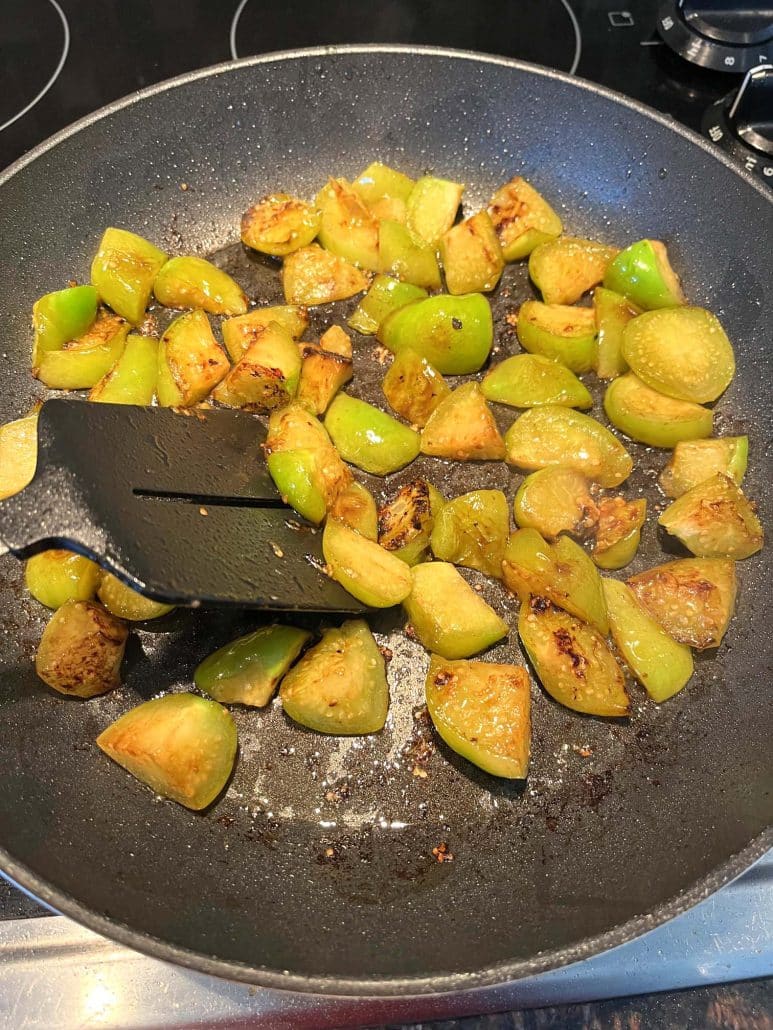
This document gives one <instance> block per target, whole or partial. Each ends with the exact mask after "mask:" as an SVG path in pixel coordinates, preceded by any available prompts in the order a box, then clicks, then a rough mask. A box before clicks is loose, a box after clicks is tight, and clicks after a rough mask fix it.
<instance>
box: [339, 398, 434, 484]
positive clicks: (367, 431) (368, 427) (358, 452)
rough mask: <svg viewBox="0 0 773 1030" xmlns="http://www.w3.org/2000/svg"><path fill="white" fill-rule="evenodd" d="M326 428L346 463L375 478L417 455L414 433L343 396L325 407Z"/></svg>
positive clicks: (417, 444)
mask: <svg viewBox="0 0 773 1030" xmlns="http://www.w3.org/2000/svg"><path fill="white" fill-rule="evenodd" d="M325 428H326V429H327V431H328V433H330V438H331V439H332V441H333V443H334V444H335V446H336V448H337V449H338V452H339V454H340V455H341V457H342V458H343V459H344V460H345V461H348V462H350V463H351V464H352V465H356V466H357V468H361V469H363V471H365V472H370V473H372V474H373V475H375V476H386V475H388V474H389V473H390V472H396V471H397V469H400V468H402V467H403V466H404V465H408V464H409V463H410V462H412V461H413V459H414V458H415V457H416V455H417V454H418V453H419V434H418V433H417V432H416V431H415V430H413V429H411V428H410V427H409V426H404V425H403V424H402V423H401V422H398V421H397V419H395V418H392V416H391V415H387V413H386V412H384V411H381V410H380V409H379V408H376V407H374V406H373V405H372V404H367V403H366V402H365V401H361V400H358V399H357V398H356V397H350V396H348V394H345V393H340V394H339V395H338V396H337V397H336V398H335V400H334V401H333V403H332V404H331V405H330V407H329V408H328V412H327V415H326V416H325Z"/></svg>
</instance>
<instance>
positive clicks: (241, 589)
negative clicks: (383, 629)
mask: <svg viewBox="0 0 773 1030" xmlns="http://www.w3.org/2000/svg"><path fill="white" fill-rule="evenodd" d="M265 438H266V430H265V428H264V427H263V425H262V424H261V422H260V421H259V420H258V419H256V418H255V417H253V416H252V415H248V414H246V413H243V412H231V411H216V410H212V411H200V410H197V411H195V412H191V413H188V414H178V413H175V412H173V411H170V410H169V409H164V408H137V407H130V406H128V405H121V404H91V403H88V402H85V401H76V400H58V399H57V400H50V401H47V402H46V403H45V404H44V405H43V407H42V409H41V411H40V417H39V420H38V464H37V470H36V472H35V477H34V479H33V480H32V482H31V483H30V484H29V486H27V487H26V488H25V489H24V490H22V491H21V493H18V494H16V495H15V496H13V497H9V498H8V499H7V500H5V501H2V502H0V539H1V540H2V541H3V544H4V550H7V551H11V552H12V553H13V554H15V555H16V556H17V557H19V558H27V557H29V556H30V555H32V554H34V553H36V552H37V551H41V550H44V549H46V548H49V547H64V548H68V549H70V550H74V551H79V552H81V553H82V554H86V555H88V556H89V557H90V558H93V559H94V560H95V561H97V562H99V564H100V565H102V566H103V567H104V568H106V569H108V570H109V571H110V572H113V573H115V574H116V575H118V576H120V577H121V579H123V580H124V581H125V582H127V583H128V584H129V585H130V586H133V587H134V588H135V589H137V590H140V591H141V592H142V593H144V594H146V595H147V596H149V597H152V598H154V599H156V600H160V601H166V602H169V603H174V604H182V605H193V606H198V605H238V606H239V607H243V608H266V609H271V610H276V611H319V612H325V611H330V612H362V611H363V610H364V606H363V605H362V604H360V602H359V601H357V600H356V599H355V598H353V597H352V596H351V595H350V594H348V593H347V592H346V591H345V590H344V589H343V587H341V586H339V585H338V584H337V583H335V582H334V581H333V580H331V579H329V578H328V577H327V576H326V575H325V574H324V572H322V571H321V567H322V565H323V564H324V560H323V558H322V533H321V530H317V529H315V528H314V527H312V526H310V525H308V524H305V523H303V522H302V520H301V519H299V518H298V516H297V515H296V514H295V512H293V511H292V509H290V508H289V507H288V506H287V505H286V504H285V503H284V502H283V501H282V499H281V497H280V496H279V493H278V492H277V489H276V487H275V486H274V484H273V482H272V480H271V477H270V476H269V474H268V470H267V468H266V462H265V458H264V456H263V451H262V447H261V444H262V443H263V442H264V441H265Z"/></svg>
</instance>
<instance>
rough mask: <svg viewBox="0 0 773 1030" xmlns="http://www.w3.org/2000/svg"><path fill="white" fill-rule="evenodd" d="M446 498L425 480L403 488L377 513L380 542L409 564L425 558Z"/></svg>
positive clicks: (408, 484) (414, 481)
mask: <svg viewBox="0 0 773 1030" xmlns="http://www.w3.org/2000/svg"><path fill="white" fill-rule="evenodd" d="M444 504H445V499H444V497H443V495H442V494H441V493H440V491H439V490H438V489H436V488H435V487H434V486H433V485H432V484H431V483H428V482H427V481H426V480H424V479H414V480H413V482H411V483H406V485H405V486H403V487H401V488H400V489H399V490H398V492H397V494H396V495H395V496H394V497H393V498H392V500H391V501H390V502H389V503H388V504H385V505H383V507H381V508H380V509H379V513H378V542H379V543H380V544H381V546H382V547H383V548H385V549H386V550H387V551H390V552H391V553H392V554H394V555H395V557H397V558H400V559H402V561H404V562H405V563H406V565H416V564H418V562H420V561H424V560H425V559H426V557H427V555H428V553H429V539H430V533H431V532H432V527H433V526H434V524H435V519H436V517H437V514H438V512H439V511H440V509H441V508H442V507H443V505H444Z"/></svg>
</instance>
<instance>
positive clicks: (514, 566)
mask: <svg viewBox="0 0 773 1030" xmlns="http://www.w3.org/2000/svg"><path fill="white" fill-rule="evenodd" d="M502 571H503V574H504V581H505V585H506V586H507V587H508V589H510V590H512V591H513V592H514V593H516V594H518V596H519V597H520V598H521V602H522V603H523V604H528V601H529V596H530V595H533V596H535V597H544V598H547V599H548V600H549V601H552V602H553V604H556V605H559V606H560V607H561V608H563V609H565V610H566V611H567V612H569V613H570V614H571V615H575V616H577V618H578V619H582V621H583V622H587V623H589V624H590V625H591V626H593V627H594V628H595V629H597V630H598V632H599V633H602V634H606V633H607V631H608V630H609V621H608V619H607V608H606V604H605V603H604V595H603V593H602V590H601V577H600V576H599V573H598V569H597V568H596V566H595V565H594V564H593V562H592V561H591V559H590V558H589V557H588V555H587V554H586V553H585V551H584V550H583V549H582V547H580V545H579V544H577V543H575V542H574V540H572V539H570V538H569V537H568V536H560V537H559V538H558V540H557V541H556V543H555V544H549V543H547V541H546V540H544V539H543V538H542V536H541V535H540V534H539V533H538V532H537V530H536V529H518V530H516V532H515V533H513V534H512V535H511V537H510V539H509V540H508V543H507V547H506V548H505V553H504V559H503V563H502Z"/></svg>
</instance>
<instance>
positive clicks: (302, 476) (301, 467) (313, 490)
mask: <svg viewBox="0 0 773 1030" xmlns="http://www.w3.org/2000/svg"><path fill="white" fill-rule="evenodd" d="M266 464H267V466H268V471H269V475H270V476H271V478H272V479H273V480H274V483H275V485H276V488H277V490H278V491H279V493H280V495H281V496H282V497H283V498H284V499H285V500H286V501H287V503H288V504H289V505H290V507H291V508H294V509H295V511H297V512H298V514H299V515H300V516H301V517H302V518H304V519H308V521H309V522H314V523H315V524H319V523H320V522H321V521H322V520H323V519H324V517H325V513H326V511H327V505H326V503H325V495H324V493H323V491H322V489H321V487H320V485H319V483H318V481H317V478H316V464H317V454H316V451H313V450H311V449H310V448H302V449H300V450H295V451H276V452H274V453H273V454H269V455H268V458H267V459H266Z"/></svg>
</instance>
